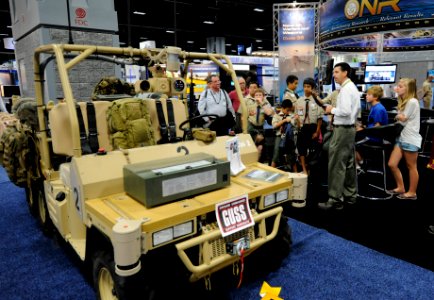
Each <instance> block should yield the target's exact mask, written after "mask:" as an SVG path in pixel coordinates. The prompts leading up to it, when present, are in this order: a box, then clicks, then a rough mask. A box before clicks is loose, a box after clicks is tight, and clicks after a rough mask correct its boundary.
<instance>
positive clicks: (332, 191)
mask: <svg viewBox="0 0 434 300" xmlns="http://www.w3.org/2000/svg"><path fill="white" fill-rule="evenodd" d="M355 137H356V129H355V127H354V126H352V127H342V126H335V127H334V129H333V135H332V137H331V141H330V148H329V163H328V194H329V198H331V199H334V200H337V201H341V197H344V199H356V197H357V182H356V180H357V178H356V167H355V159H354V155H355V150H354V143H355Z"/></svg>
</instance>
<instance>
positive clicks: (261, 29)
mask: <svg viewBox="0 0 434 300" xmlns="http://www.w3.org/2000/svg"><path fill="white" fill-rule="evenodd" d="M256 30H257V31H264V28H259V27H258V28H256Z"/></svg>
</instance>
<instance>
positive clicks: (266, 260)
mask: <svg viewBox="0 0 434 300" xmlns="http://www.w3.org/2000/svg"><path fill="white" fill-rule="evenodd" d="M271 221H274V219H273V218H268V219H267V220H266V222H267V228H270V227H269V226H271V225H272V224H271ZM268 222H270V223H268ZM291 244H292V239H291V228H290V227H289V224H288V217H286V216H283V215H282V217H281V218H280V223H279V231H278V232H277V235H276V237H275V238H274V239H273V240H271V241H269V242H267V243H265V244H264V245H263V246H262V247H260V248H259V249H258V250H256V251H255V252H253V253H252V254H251V255H250V256H249V257H247V259H250V260H251V261H250V262H248V264H250V265H253V266H254V271H256V272H259V275H260V276H262V275H263V274H267V273H269V272H271V271H275V270H277V269H278V268H279V267H280V266H281V264H282V261H283V260H284V259H285V258H286V257H287V256H288V255H289V253H290V252H291ZM246 266H247V264H246Z"/></svg>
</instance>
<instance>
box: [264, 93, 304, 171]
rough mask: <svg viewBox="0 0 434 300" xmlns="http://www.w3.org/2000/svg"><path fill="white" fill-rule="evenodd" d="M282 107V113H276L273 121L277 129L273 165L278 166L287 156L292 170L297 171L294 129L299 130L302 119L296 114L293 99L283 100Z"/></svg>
mask: <svg viewBox="0 0 434 300" xmlns="http://www.w3.org/2000/svg"><path fill="white" fill-rule="evenodd" d="M281 107H282V108H281V111H280V113H278V114H275V115H274V116H273V121H272V125H273V129H274V130H275V131H276V140H275V144H274V154H273V161H272V163H271V166H272V167H274V168H275V167H277V166H278V163H279V161H280V160H281V158H283V157H285V156H286V160H287V163H288V164H289V165H290V167H291V168H292V172H297V163H296V160H297V158H296V154H295V139H294V131H297V130H298V128H299V127H300V119H299V117H298V115H297V114H294V106H293V105H292V102H291V100H289V99H285V100H283V101H282V106H281ZM289 130H292V132H288V131H289ZM291 144H292V147H291ZM285 146H288V147H285Z"/></svg>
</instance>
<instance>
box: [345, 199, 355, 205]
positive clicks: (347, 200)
mask: <svg viewBox="0 0 434 300" xmlns="http://www.w3.org/2000/svg"><path fill="white" fill-rule="evenodd" d="M344 203H345V204H348V205H354V204H356V203H357V198H344Z"/></svg>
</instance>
